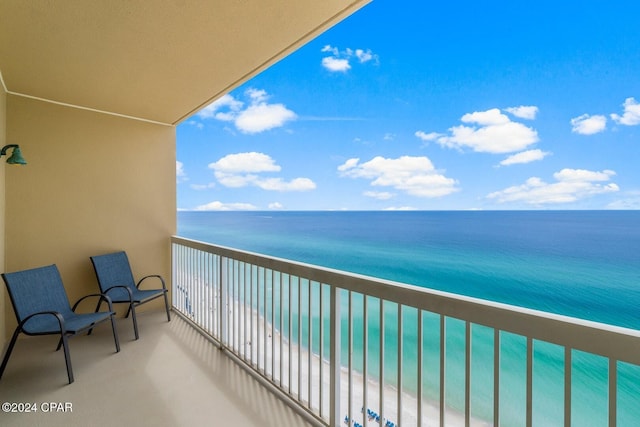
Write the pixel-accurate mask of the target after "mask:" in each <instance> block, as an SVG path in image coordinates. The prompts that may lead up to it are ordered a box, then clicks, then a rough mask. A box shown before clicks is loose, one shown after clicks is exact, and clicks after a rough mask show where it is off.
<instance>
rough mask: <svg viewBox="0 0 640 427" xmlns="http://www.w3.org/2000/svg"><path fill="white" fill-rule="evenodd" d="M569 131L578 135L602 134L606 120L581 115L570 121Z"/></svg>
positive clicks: (598, 116) (599, 116)
mask: <svg viewBox="0 0 640 427" xmlns="http://www.w3.org/2000/svg"><path fill="white" fill-rule="evenodd" d="M571 126H572V129H571V131H572V132H574V133H579V134H580V135H593V134H595V133H599V132H602V131H603V130H605V129H606V127H607V118H606V117H605V116H601V115H594V116H590V115H589V114H583V115H581V116H578V117H575V118H573V119H571Z"/></svg>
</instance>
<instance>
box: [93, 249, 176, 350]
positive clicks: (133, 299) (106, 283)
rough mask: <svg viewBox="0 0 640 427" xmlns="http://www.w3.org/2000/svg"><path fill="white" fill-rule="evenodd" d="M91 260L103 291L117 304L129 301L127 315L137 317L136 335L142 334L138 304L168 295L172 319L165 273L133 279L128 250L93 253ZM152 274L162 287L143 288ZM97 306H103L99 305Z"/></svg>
mask: <svg viewBox="0 0 640 427" xmlns="http://www.w3.org/2000/svg"><path fill="white" fill-rule="evenodd" d="M91 263H92V264H93V269H94V270H95V272H96V277H97V279H98V285H99V286H100V291H101V292H102V293H104V294H105V295H108V296H109V298H111V301H112V302H113V303H114V304H128V305H129V308H128V309H127V314H126V316H125V317H129V313H131V318H132V319H133V331H134V333H135V337H136V339H138V338H139V334H138V321H137V319H136V306H138V305H141V304H144V303H146V302H149V301H152V300H154V299H156V298H159V297H161V296H164V305H165V309H166V311H167V320H168V321H171V314H170V313H169V299H168V297H167V287H166V284H165V282H164V279H163V278H162V276H160V275H157V274H151V275H148V276H144V277H143V278H142V279H140V280H139V281H138V283H136V282H135V280H134V279H133V273H132V272H131V265H130V264H129V258H128V257H127V254H126V253H125V252H124V251H120V252H114V253H110V254H105V255H96V256H92V257H91ZM150 278H155V279H158V280H159V281H160V284H161V285H162V287H161V288H157V289H148V290H143V289H140V285H141V284H142V282H143V281H144V280H146V279H150ZM97 309H99V306H98V308H97ZM97 309H96V310H97Z"/></svg>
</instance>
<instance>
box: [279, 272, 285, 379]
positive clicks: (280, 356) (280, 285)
mask: <svg viewBox="0 0 640 427" xmlns="http://www.w3.org/2000/svg"><path fill="white" fill-rule="evenodd" d="M283 276H284V274H282V273H280V280H279V281H278V282H279V286H278V288H279V289H280V312H279V317H280V321H279V323H278V325H279V327H280V334H279V335H278V337H279V340H278V341H279V343H278V345H279V346H280V351H279V353H278V359H279V360H280V373H279V379H280V388H282V381H283V380H284V373H283V372H284V370H283V368H284V353H283V351H284V349H283V346H282V339H283V338H284V327H283V325H282V323H283V320H284V314H283V312H284V289H283V286H284V277H283Z"/></svg>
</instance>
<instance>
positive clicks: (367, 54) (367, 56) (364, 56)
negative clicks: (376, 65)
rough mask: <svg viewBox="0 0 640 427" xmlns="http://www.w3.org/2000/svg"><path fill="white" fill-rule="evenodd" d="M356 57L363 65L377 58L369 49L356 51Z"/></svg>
mask: <svg viewBox="0 0 640 427" xmlns="http://www.w3.org/2000/svg"><path fill="white" fill-rule="evenodd" d="M355 55H356V58H358V60H359V61H360V63H361V64H362V63H365V62H369V61H371V60H373V59H375V58H376V56H375V55H374V54H373V53H372V52H371V49H367V50H366V51H365V50H363V49H356V51H355Z"/></svg>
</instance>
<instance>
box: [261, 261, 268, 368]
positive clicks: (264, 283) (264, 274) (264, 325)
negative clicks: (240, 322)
mask: <svg viewBox="0 0 640 427" xmlns="http://www.w3.org/2000/svg"><path fill="white" fill-rule="evenodd" d="M262 289H263V292H262V293H263V297H264V303H263V308H264V316H263V318H262V328H263V334H262V335H263V337H264V345H263V347H264V349H263V351H264V364H263V367H264V376H265V377H266V376H267V366H268V363H267V356H268V353H269V352H268V351H267V350H268V349H267V342H268V341H267V319H268V317H267V307H268V305H267V269H266V268H264V267H263V268H262Z"/></svg>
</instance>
